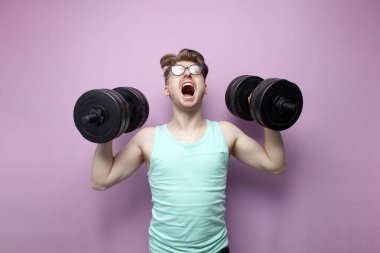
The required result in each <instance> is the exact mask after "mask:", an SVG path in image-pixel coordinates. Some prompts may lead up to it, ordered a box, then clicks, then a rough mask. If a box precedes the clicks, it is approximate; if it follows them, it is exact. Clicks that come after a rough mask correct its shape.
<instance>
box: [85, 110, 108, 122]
mask: <svg viewBox="0 0 380 253" xmlns="http://www.w3.org/2000/svg"><path fill="white" fill-rule="evenodd" d="M94 122H97V123H98V124H99V125H100V124H102V123H103V122H104V117H103V116H102V110H99V109H91V110H90V111H89V114H87V115H85V116H83V118H82V123H83V124H87V123H94Z"/></svg>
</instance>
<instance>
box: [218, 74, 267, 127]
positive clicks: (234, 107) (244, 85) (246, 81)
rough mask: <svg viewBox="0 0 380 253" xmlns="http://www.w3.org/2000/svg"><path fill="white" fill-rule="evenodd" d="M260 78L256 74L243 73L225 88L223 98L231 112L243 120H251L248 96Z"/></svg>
mask: <svg viewBox="0 0 380 253" xmlns="http://www.w3.org/2000/svg"><path fill="white" fill-rule="evenodd" d="M262 80H263V79H262V78H261V77H258V76H249V75H243V76H239V77H237V78H235V79H234V80H232V81H231V83H230V85H229V86H228V87H227V90H226V95H225V100H226V105H227V108H228V109H229V111H230V112H231V113H232V114H234V115H235V116H237V117H239V118H242V119H244V120H249V121H251V120H253V118H252V116H251V113H250V109H249V103H248V97H249V95H250V94H251V93H252V91H253V90H254V89H255V88H256V87H257V86H258V85H259V83H260V82H261V81H262Z"/></svg>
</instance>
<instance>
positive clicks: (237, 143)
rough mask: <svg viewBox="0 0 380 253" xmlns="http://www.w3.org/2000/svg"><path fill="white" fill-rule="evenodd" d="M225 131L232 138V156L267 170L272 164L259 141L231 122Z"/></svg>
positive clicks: (250, 165) (246, 163)
mask: <svg viewBox="0 0 380 253" xmlns="http://www.w3.org/2000/svg"><path fill="white" fill-rule="evenodd" d="M225 131H227V136H229V139H230V140H232V141H230V142H231V143H232V145H231V147H230V153H231V155H232V156H234V157H235V158H236V159H238V160H239V161H240V162H242V163H244V164H245V165H247V166H249V167H253V168H257V169H261V170H266V168H268V167H269V166H270V159H269V157H268V155H267V153H266V152H265V149H264V148H263V146H262V145H261V144H260V143H259V142H257V141H256V140H254V139H253V138H251V137H249V136H248V135H246V134H245V133H244V132H243V131H241V130H240V129H239V128H238V127H236V126H235V125H233V124H229V125H228V127H227V129H225Z"/></svg>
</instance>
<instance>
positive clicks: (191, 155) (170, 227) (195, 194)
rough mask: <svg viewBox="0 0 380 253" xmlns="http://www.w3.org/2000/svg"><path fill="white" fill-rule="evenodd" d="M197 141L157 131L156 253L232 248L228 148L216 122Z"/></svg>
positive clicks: (152, 173) (153, 171) (153, 183)
mask: <svg viewBox="0 0 380 253" xmlns="http://www.w3.org/2000/svg"><path fill="white" fill-rule="evenodd" d="M206 123H207V128H206V132H205V134H204V135H203V137H202V138H201V139H200V140H198V141H195V142H184V141H178V140H177V139H175V138H174V137H173V136H172V135H171V133H170V132H169V130H168V128H167V125H166V124H165V125H161V126H157V127H156V128H155V136H154V144H153V150H152V154H151V158H150V168H149V170H148V178H149V184H150V189H151V193H152V202H153V208H152V219H151V222H150V227H149V248H150V251H151V252H152V253H169V252H173V253H174V252H175V253H180V252H184V253H185V252H186V253H189V252H191V253H196V252H199V253H201V252H202V253H206V252H207V253H213V252H218V251H219V250H221V249H222V248H224V247H226V246H228V238H227V228H226V224H225V219H224V214H225V197H226V195H225V189H226V178H227V168H228V156H229V154H228V146H227V143H226V141H225V138H224V136H223V133H222V131H221V129H220V126H219V124H218V123H217V122H215V121H209V120H206Z"/></svg>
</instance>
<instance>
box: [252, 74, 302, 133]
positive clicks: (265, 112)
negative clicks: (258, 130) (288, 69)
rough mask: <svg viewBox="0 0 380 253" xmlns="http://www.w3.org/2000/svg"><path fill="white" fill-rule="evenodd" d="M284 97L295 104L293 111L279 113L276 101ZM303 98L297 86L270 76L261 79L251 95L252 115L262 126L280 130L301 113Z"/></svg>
mask: <svg viewBox="0 0 380 253" xmlns="http://www.w3.org/2000/svg"><path fill="white" fill-rule="evenodd" d="M280 97H284V98H286V99H289V100H290V101H292V103H294V104H296V109H295V110H294V111H286V112H283V113H280V112H279V110H278V108H277V107H276V101H277V100H278V99H279V98H280ZM302 106H303V98H302V93H301V90H300V89H299V88H298V86H297V85H296V84H294V83H292V82H289V81H288V80H285V79H277V78H270V79H266V80H264V81H262V82H261V83H260V85H259V86H258V87H257V88H256V89H255V90H254V93H253V94H252V97H251V106H250V111H251V115H252V117H253V118H254V119H255V120H256V121H257V122H259V123H260V124H261V125H263V126H264V127H267V128H270V129H272V130H276V131H282V130H285V129H287V128H289V127H291V126H292V125H293V124H294V123H295V122H296V121H297V120H298V118H299V116H300V115H301V111H302Z"/></svg>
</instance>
